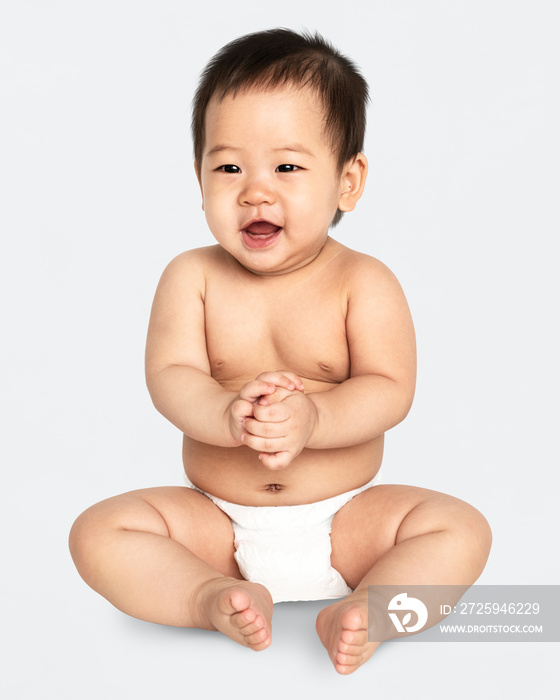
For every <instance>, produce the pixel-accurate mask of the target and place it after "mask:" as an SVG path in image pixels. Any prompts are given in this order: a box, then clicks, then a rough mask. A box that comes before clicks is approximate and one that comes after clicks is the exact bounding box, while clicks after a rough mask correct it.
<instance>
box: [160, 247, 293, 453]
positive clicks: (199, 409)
mask: <svg viewBox="0 0 560 700" xmlns="http://www.w3.org/2000/svg"><path fill="white" fill-rule="evenodd" d="M201 256H202V254H201V252H200V251H190V252H188V253H183V254H182V255H179V256H178V257H177V258H175V260H173V261H172V262H171V263H170V264H169V265H168V266H167V268H166V270H165V271H164V273H163V275H162V277H161V280H160V283H159V285H158V288H157V291H156V295H155V298H154V303H153V307H152V313H151V317H150V325H149V329H148V339H147V343H146V382H147V385H148V389H149V392H150V395H151V397H152V400H153V402H154V405H155V407H156V408H157V409H158V411H160V413H162V414H163V415H164V416H165V417H166V418H167V419H168V420H169V421H171V423H173V425H175V426H176V427H177V428H179V430H181V432H183V433H185V434H186V435H189V436H190V437H192V438H193V439H195V440H198V441H200V442H204V443H207V444H211V445H218V446H222V447H235V446H237V445H241V444H242V440H241V435H242V433H243V420H244V418H245V417H247V416H248V415H252V407H253V403H254V402H255V401H257V400H258V399H259V397H261V396H264V395H267V394H273V393H274V392H275V391H276V390H277V389H276V387H277V386H280V387H284V388H285V389H288V390H289V389H291V388H300V387H299V382H301V380H299V378H298V377H296V376H295V375H291V374H290V373H282V372H271V373H263V374H262V375H259V376H258V377H257V378H256V379H255V380H253V381H252V382H248V383H247V384H246V385H245V386H243V387H242V389H241V390H240V392H239V393H238V392H234V391H226V390H225V389H224V388H223V387H222V386H221V385H220V384H219V383H218V382H217V381H216V380H215V379H213V378H212V377H211V376H210V363H209V361H208V355H207V351H206V336H205V327H204V291H205V279H204V273H203V269H204V264H203V263H204V261H203V260H202V259H201Z"/></svg>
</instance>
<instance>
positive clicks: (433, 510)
mask: <svg viewBox="0 0 560 700" xmlns="http://www.w3.org/2000/svg"><path fill="white" fill-rule="evenodd" d="M479 517H481V516H480V514H479V513H478V511H476V510H475V509H474V508H472V507H471V506H469V505H468V504H467V503H465V502H464V501H460V500H459V499H457V498H454V497H453V496H447V495H446V494H443V493H438V492H437V491H430V490H428V489H422V488H418V487H415V486H404V485H400V484H381V485H379V486H374V487H372V488H370V489H368V490H367V491H363V492H362V493H360V494H358V495H357V496H355V497H354V498H353V499H352V500H351V501H349V502H348V503H347V504H346V505H345V506H344V507H343V508H341V509H340V510H339V511H338V513H337V514H336V515H335V517H334V519H333V522H332V532H331V542H332V555H331V563H332V566H333V567H334V568H335V569H336V570H337V571H339V572H340V573H341V575H342V576H343V578H344V579H345V581H346V582H347V583H348V585H349V586H350V587H351V588H355V587H356V586H357V585H358V583H359V582H360V581H361V580H362V578H363V577H364V576H365V575H366V574H367V572H368V571H369V570H370V569H371V568H372V567H373V565H374V564H375V562H376V561H377V560H378V559H379V558H380V557H382V556H383V555H384V554H386V553H387V552H388V551H389V550H391V549H392V548H393V547H394V546H395V544H397V543H398V542H400V541H402V540H404V539H408V538H410V537H415V536H418V535H421V534H425V533H428V532H435V531H438V530H444V529H448V528H460V527H463V526H466V527H469V526H470V522H469V521H473V522H474V521H476V520H477V519H479Z"/></svg>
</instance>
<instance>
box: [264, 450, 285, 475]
mask: <svg viewBox="0 0 560 700" xmlns="http://www.w3.org/2000/svg"><path fill="white" fill-rule="evenodd" d="M259 459H260V461H261V462H262V463H263V464H264V466H265V467H266V468H267V469H270V470H271V471H274V470H279V469H285V468H286V467H287V466H288V465H289V464H291V462H292V460H293V456H292V454H291V453H290V452H273V453H270V452H261V453H260V455H259Z"/></svg>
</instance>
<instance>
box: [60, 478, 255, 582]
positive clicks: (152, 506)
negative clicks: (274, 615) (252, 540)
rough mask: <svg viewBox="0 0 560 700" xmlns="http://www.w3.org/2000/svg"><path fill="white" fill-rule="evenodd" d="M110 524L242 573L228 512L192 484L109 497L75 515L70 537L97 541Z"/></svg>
mask: <svg viewBox="0 0 560 700" xmlns="http://www.w3.org/2000/svg"><path fill="white" fill-rule="evenodd" d="M115 530H121V531H122V530H128V531H135V532H145V533H147V534H151V535H160V536H162V537H169V538H171V539H173V540H175V541H176V542H179V543H180V544H182V545H183V546H184V547H186V548H187V549H188V550H189V551H190V552H192V553H193V554H195V555H196V556H198V557H199V558H200V559H202V560H204V561H206V562H207V563H208V564H210V566H212V567H213V568H214V569H215V570H216V571H217V572H219V573H221V574H223V575H225V576H234V577H235V578H242V577H241V574H240V573H239V569H238V567H237V564H236V562H235V560H234V557H233V555H234V551H235V549H234V535H233V527H232V524H231V521H230V519H229V517H228V516H227V515H226V514H225V513H224V512H223V511H221V510H220V509H219V508H218V507H217V506H216V505H215V504H214V503H212V501H211V500H210V499H209V498H207V497H206V496H205V495H204V494H202V493H200V492H199V491H195V490H194V489H191V488H188V487H184V486H175V487H173V486H169V487H166V486H164V487H159V488H152V489H141V490H138V491H131V492H129V493H124V494H121V495H120V496H115V497H113V498H109V499H107V500H105V501H102V502H101V503H98V504H97V505H95V506H92V507H91V508H89V509H88V510H86V511H85V512H84V513H83V514H82V515H81V516H80V517H79V518H78V519H77V521H76V523H75V524H74V527H73V528H72V533H71V540H72V539H73V538H74V539H79V538H80V537H87V538H88V539H90V540H91V541H94V540H95V539H96V538H97V539H98V540H99V541H100V540H103V539H105V538H106V537H108V536H109V533H110V531H115Z"/></svg>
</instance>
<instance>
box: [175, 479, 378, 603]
mask: <svg viewBox="0 0 560 700" xmlns="http://www.w3.org/2000/svg"><path fill="white" fill-rule="evenodd" d="M380 481H381V477H380V474H379V473H378V474H376V476H375V477H374V478H373V479H372V480H371V481H370V482H369V483H367V484H365V485H364V486H361V487H359V488H357V489H353V490H352V491H347V492H346V493H341V494H339V495H338V496H334V497H333V498H327V499H326V500H324V501H317V502H316V503H308V504H305V505H299V506H241V505H238V504H236V503H229V502H228V501H224V500H223V499H221V498H216V497H215V496H213V495H212V494H210V493H206V492H205V491H201V493H204V494H205V495H206V496H208V498H209V499H210V500H211V501H212V502H213V503H215V504H216V505H217V506H218V508H220V509H221V510H223V511H224V513H226V515H228V516H229V518H230V519H231V522H232V525H233V532H234V534H235V548H236V552H235V560H236V562H237V565H238V566H239V571H240V572H241V574H242V576H243V577H244V578H245V579H247V580H248V581H254V582H255V583H260V584H262V585H263V586H266V588H268V590H269V591H270V593H271V595H272V600H273V601H274V602H275V603H280V602H283V601H288V600H326V599H329V598H342V597H344V596H346V595H348V594H349V593H351V592H352V589H351V588H350V587H349V586H348V585H347V584H346V581H345V580H344V579H343V578H342V576H341V575H340V573H339V572H338V571H337V570H336V569H334V568H333V567H332V566H331V551H332V550H331V538H330V533H331V523H332V520H333V518H334V516H335V514H336V513H337V512H338V511H339V510H340V509H341V508H342V506H344V505H345V504H346V503H348V501H350V500H351V499H352V498H354V496H356V495H357V494H359V493H361V492H362V491H365V490H366V489H369V488H371V487H372V486H376V485H377V484H379V483H380ZM187 483H188V484H189V485H190V486H192V484H190V482H188V481H187ZM193 488H196V487H193ZM197 491H200V489H197Z"/></svg>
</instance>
